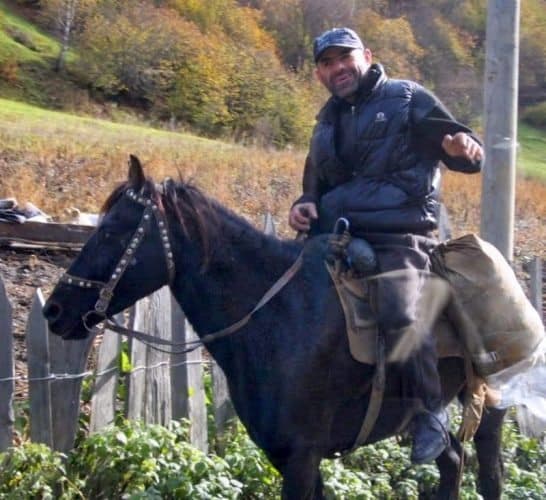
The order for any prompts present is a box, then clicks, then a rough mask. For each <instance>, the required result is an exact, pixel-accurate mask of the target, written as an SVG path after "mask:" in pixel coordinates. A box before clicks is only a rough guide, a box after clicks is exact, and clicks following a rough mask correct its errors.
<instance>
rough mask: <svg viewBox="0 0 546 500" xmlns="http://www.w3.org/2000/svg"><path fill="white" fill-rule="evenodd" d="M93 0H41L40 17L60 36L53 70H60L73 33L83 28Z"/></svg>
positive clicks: (63, 64) (64, 61)
mask: <svg viewBox="0 0 546 500" xmlns="http://www.w3.org/2000/svg"><path fill="white" fill-rule="evenodd" d="M93 4H94V1H93V0H42V1H41V2H40V7H41V9H42V18H43V20H44V22H45V23H46V24H47V25H49V26H50V27H51V28H53V30H54V31H55V32H57V33H58V34H59V36H60V40H61V48H60V50H59V55H58V57H57V59H56V61H55V71H61V70H62V69H63V68H64V66H65V63H66V55H67V54H68V51H69V50H70V48H71V44H72V38H73V34H74V32H75V31H76V30H81V29H82V28H83V25H84V22H85V18H86V16H87V14H88V12H89V10H90V9H91V8H92V6H93Z"/></svg>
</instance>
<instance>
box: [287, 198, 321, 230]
mask: <svg viewBox="0 0 546 500" xmlns="http://www.w3.org/2000/svg"><path fill="white" fill-rule="evenodd" d="M313 219H318V214H317V206H316V204H315V203H313V202H311V201H308V202H305V203H296V205H294V206H293V207H292V209H291V210H290V214H289V215H288V224H290V227H291V228H292V229H295V230H296V231H304V232H307V231H309V229H310V228H311V220H313Z"/></svg>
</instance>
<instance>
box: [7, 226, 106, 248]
mask: <svg viewBox="0 0 546 500" xmlns="http://www.w3.org/2000/svg"><path fill="white" fill-rule="evenodd" d="M94 230H95V228H94V227H93V226H80V225H77V224H58V223H44V222H32V221H29V222H25V223H23V224H11V223H8V222H3V223H0V245H18V244H23V245H27V246H55V245H56V246H62V247H70V248H80V247H82V246H83V245H84V243H85V242H86V241H87V240H88V239H89V236H90V235H91V233H92V232H93V231H94Z"/></svg>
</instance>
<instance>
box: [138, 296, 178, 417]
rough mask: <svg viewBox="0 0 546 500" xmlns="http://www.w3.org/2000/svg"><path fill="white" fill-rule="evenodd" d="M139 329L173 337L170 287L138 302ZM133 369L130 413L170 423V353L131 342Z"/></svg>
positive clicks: (161, 336)
mask: <svg viewBox="0 0 546 500" xmlns="http://www.w3.org/2000/svg"><path fill="white" fill-rule="evenodd" d="M133 328H134V329H135V330H138V331H141V332H145V333H148V334H150V335H153V336H155V337H160V338H164V339H167V340H170V339H171V316H170V291H169V289H168V288H167V287H163V288H162V289H161V290H158V291H157V292H155V293H153V294H152V295H150V296H148V297H145V298H143V299H141V300H139V301H138V302H137V303H136V304H135V316H134V321H133ZM130 352H131V364H132V367H133V370H134V371H132V372H131V373H130V374H129V376H128V403H127V416H128V418H132V419H140V420H144V421H145V422H147V423H157V424H163V425H166V424H168V423H169V422H170V420H171V418H172V408H171V399H172V398H171V388H170V366H169V363H170V359H169V354H167V353H164V352H160V351H157V350H156V349H153V348H151V347H148V346H146V345H145V344H143V343H142V342H139V341H136V340H132V341H131V343H130Z"/></svg>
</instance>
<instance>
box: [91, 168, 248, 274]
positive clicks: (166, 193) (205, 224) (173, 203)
mask: <svg viewBox="0 0 546 500" xmlns="http://www.w3.org/2000/svg"><path fill="white" fill-rule="evenodd" d="M130 188H131V185H130V184H129V182H127V181H125V182H123V183H121V184H119V185H118V186H117V187H116V188H115V189H114V190H113V191H112V193H111V194H110V196H108V198H107V199H106V201H105V202H104V204H103V206H102V208H101V213H103V214H104V213H106V212H108V211H109V210H110V209H111V208H112V206H113V205H114V204H115V203H116V202H117V200H118V199H119V198H120V197H121V196H122V195H123V193H124V192H125V191H126V190H128V189H130ZM142 193H143V194H144V195H145V196H146V197H147V198H150V199H151V200H152V201H153V202H154V203H155V204H156V205H157V206H158V207H159V210H161V211H163V213H166V212H169V213H171V214H173V215H174V216H175V218H176V220H177V221H178V222H179V224H180V227H181V228H182V231H183V233H184V234H185V236H186V237H188V238H197V240H198V241H199V242H200V243H201V245H202V250H203V266H202V267H203V269H205V268H206V267H208V265H209V263H210V259H211V256H212V252H213V250H214V247H213V243H214V245H215V246H216V245H218V242H219V241H220V238H224V239H225V235H223V234H221V231H220V227H221V226H220V221H222V222H223V223H224V224H225V222H228V223H230V224H231V225H236V226H237V228H238V229H239V230H238V231H237V232H238V234H243V233H248V231H247V229H249V228H253V226H252V225H251V224H249V223H248V222H247V221H246V220H245V219H244V218H242V217H240V216H239V215H237V214H235V213H234V212H232V211H231V210H229V209H228V208H226V207H225V206H223V205H221V204H220V203H219V202H217V201H216V200H213V199H212V198H210V197H208V196H207V195H205V194H204V193H203V192H202V191H201V189H199V188H198V187H197V186H196V185H195V184H194V183H193V182H192V181H191V180H190V181H186V180H184V179H182V178H180V179H179V181H177V182H175V181H173V180H172V179H166V180H164V181H163V182H162V183H161V184H157V183H155V182H154V181H153V180H152V179H150V178H147V179H146V182H145V184H144V186H143V188H142ZM253 229H254V228H253Z"/></svg>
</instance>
